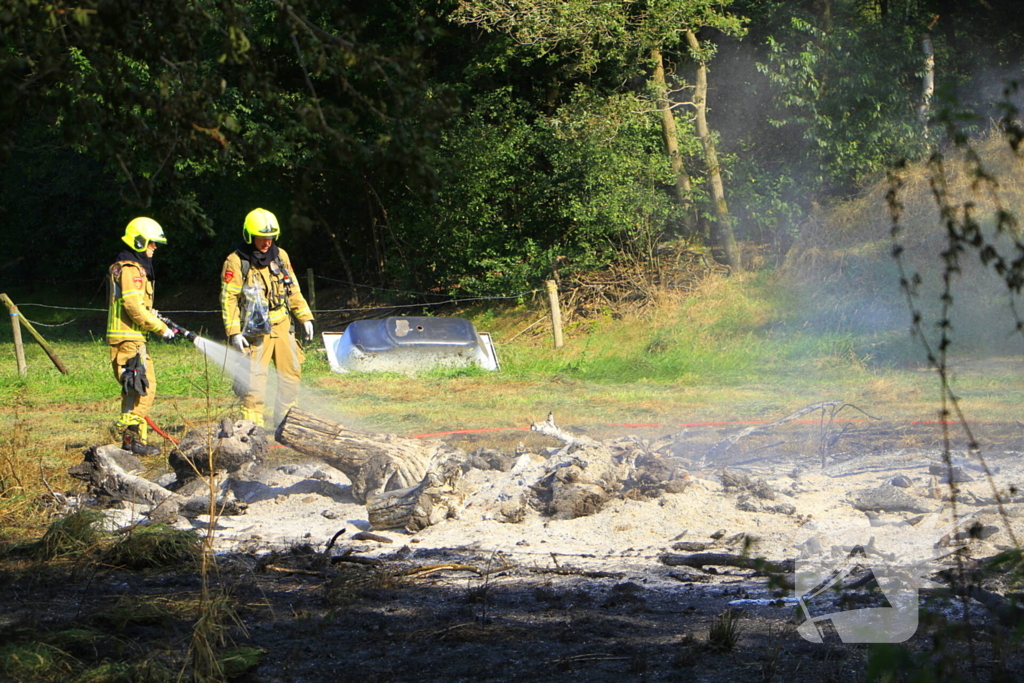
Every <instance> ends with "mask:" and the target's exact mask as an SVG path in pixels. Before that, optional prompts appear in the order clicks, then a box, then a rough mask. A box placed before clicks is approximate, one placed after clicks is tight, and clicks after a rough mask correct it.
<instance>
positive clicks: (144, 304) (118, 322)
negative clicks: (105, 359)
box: [107, 261, 167, 344]
mask: <svg viewBox="0 0 1024 683" xmlns="http://www.w3.org/2000/svg"><path fill="white" fill-rule="evenodd" d="M166 330H167V325H165V324H164V323H163V322H162V321H161V320H160V319H159V318H157V317H156V314H155V313H153V281H152V280H150V279H149V278H148V277H147V276H146V271H145V270H144V269H143V268H142V267H141V266H140V265H139V264H138V263H135V262H134V261H118V262H117V263H115V264H113V265H112V266H110V270H109V271H108V272H107V343H108V344H120V343H121V342H123V341H145V339H146V332H159V333H160V334H163V333H164V332H165V331H166Z"/></svg>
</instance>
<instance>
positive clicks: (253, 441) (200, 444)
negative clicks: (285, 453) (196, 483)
mask: <svg viewBox="0 0 1024 683" xmlns="http://www.w3.org/2000/svg"><path fill="white" fill-rule="evenodd" d="M269 449H270V445H269V444H268V442H267V433H266V431H264V429H263V428H262V427H259V426H257V425H256V423H255V422H252V421H251V420H238V421H237V422H232V421H231V420H229V419H227V418H224V419H223V420H221V423H220V424H219V425H211V426H209V427H207V428H206V429H193V430H191V431H190V432H189V433H188V434H186V435H185V436H184V437H182V439H181V441H180V442H179V443H178V445H177V446H175V448H174V449H173V450H172V451H171V454H170V456H168V458H167V462H168V464H169V465H170V466H171V468H172V469H173V470H174V474H175V476H176V477H177V482H176V483H175V484H174V485H173V486H172V487H171V488H172V489H174V490H177V489H178V488H180V487H181V486H183V485H185V484H186V483H187V482H189V481H191V480H192V479H195V478H196V477H200V476H202V477H205V476H208V475H209V474H210V473H211V471H212V472H237V471H239V470H241V469H244V468H246V467H249V466H251V465H255V464H258V463H260V462H262V461H263V459H264V458H265V457H266V455H267V453H268V452H269Z"/></svg>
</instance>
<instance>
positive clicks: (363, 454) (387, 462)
mask: <svg viewBox="0 0 1024 683" xmlns="http://www.w3.org/2000/svg"><path fill="white" fill-rule="evenodd" d="M275 436H276V439H277V441H278V442H279V443H282V444H284V445H285V446H288V447H289V448H293V449H294V450H296V451H298V452H299V453H302V454H303V455H309V456H312V457H315V458H320V459H321V460H323V461H324V462H326V463H327V464H329V465H331V466H332V467H335V468H337V469H339V470H341V471H342V472H344V473H345V475H346V476H347V477H348V478H349V480H350V481H351V482H352V495H353V496H354V497H355V499H356V500H357V501H359V502H361V503H364V502H366V501H367V500H368V498H369V497H370V496H373V495H378V494H381V493H384V492H387V491H396V490H399V489H405V488H409V487H414V486H416V485H418V484H419V483H420V482H421V481H423V478H424V476H425V475H426V473H427V470H428V468H429V467H430V465H431V464H432V463H440V462H442V461H444V460H446V459H447V458H448V457H450V456H451V455H452V454H453V453H457V451H452V450H451V449H449V448H448V447H447V446H445V445H444V444H443V443H442V442H440V441H433V440H423V439H412V438H409V437H404V436H398V435H396V434H373V433H370V432H360V431H356V430H353V429H349V428H347V427H345V426H344V425H342V424H339V423H337V422H333V421H331V420H326V419H324V418H322V417H319V416H317V415H314V414H312V413H308V412H306V411H304V410H301V409H299V408H292V409H291V410H289V411H288V414H287V415H285V418H284V420H283V421H282V422H281V425H280V427H278V430H277V434H276V435H275Z"/></svg>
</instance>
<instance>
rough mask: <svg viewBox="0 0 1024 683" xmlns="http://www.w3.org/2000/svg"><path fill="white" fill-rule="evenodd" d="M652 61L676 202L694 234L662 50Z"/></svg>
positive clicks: (687, 182)
mask: <svg viewBox="0 0 1024 683" xmlns="http://www.w3.org/2000/svg"><path fill="white" fill-rule="evenodd" d="M651 60H652V61H653V62H654V75H653V77H652V80H653V81H654V91H655V96H656V97H657V98H658V111H659V113H660V114H661V136H662V139H663V140H664V141H665V152H666V153H667V154H668V160H669V164H670V165H671V167H672V173H673V175H674V176H675V196H676V202H677V203H678V204H679V205H680V206H682V207H685V209H686V212H685V214H684V216H685V218H684V222H685V226H686V231H687V232H693V230H694V229H695V228H696V225H697V221H696V216H694V215H693V201H692V199H691V196H690V191H691V189H692V187H691V185H690V176H689V174H688V173H687V172H686V167H685V166H684V164H683V157H682V155H681V154H680V153H679V136H678V134H677V133H676V117H675V113H674V112H673V111H672V102H671V101H670V100H669V97H668V83H667V82H666V80H665V61H664V59H663V58H662V56H661V50H658V49H657V48H655V49H652V50H651Z"/></svg>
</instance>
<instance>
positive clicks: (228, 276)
mask: <svg viewBox="0 0 1024 683" xmlns="http://www.w3.org/2000/svg"><path fill="white" fill-rule="evenodd" d="M243 284H244V283H243V281H242V260H241V259H240V258H239V256H238V254H236V253H234V252H232V253H231V254H229V255H228V257H227V258H226V259H224V265H223V266H222V267H221V270H220V313H221V316H222V317H223V318H224V333H225V334H226V335H227V336H228V339H230V338H231V337H232V336H233V335H236V334H241V332H242V307H241V304H240V299H241V297H242V285H243Z"/></svg>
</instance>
